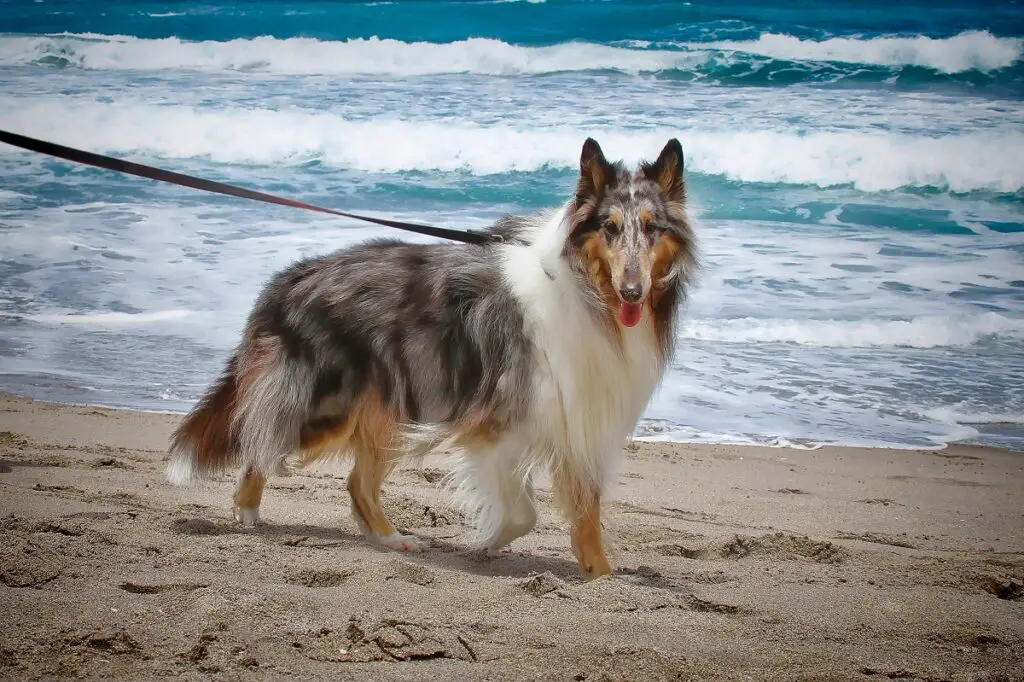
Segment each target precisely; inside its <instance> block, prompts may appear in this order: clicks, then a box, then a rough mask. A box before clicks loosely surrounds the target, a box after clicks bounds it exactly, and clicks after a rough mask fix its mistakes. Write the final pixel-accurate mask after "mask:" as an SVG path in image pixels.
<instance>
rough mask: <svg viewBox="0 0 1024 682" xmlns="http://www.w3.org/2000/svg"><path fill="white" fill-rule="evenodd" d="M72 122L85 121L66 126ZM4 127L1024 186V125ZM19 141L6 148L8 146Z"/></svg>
mask: <svg viewBox="0 0 1024 682" xmlns="http://www.w3.org/2000/svg"><path fill="white" fill-rule="evenodd" d="M69 120H73V121H75V125H74V126H68V125H67V124H66V123H67V121H69ZM0 125H2V127H3V128H5V129H8V130H13V131H15V132H19V133H22V134H26V135H30V136H35V137H41V138H44V139H50V140H53V141H55V142H58V143H61V144H68V145H71V146H79V147H84V148H86V149H88V150H90V151H95V152H100V153H119V154H132V155H138V154H146V155H153V156H158V157H167V158H201V159H211V160H213V161H218V162H226V163H240V164H268V165H269V164H301V163H307V162H310V161H319V162H320V163H323V164H326V165H328V166H333V167H340V168H351V169H357V170H361V171H370V172H385V173H393V172H401V171H411V170H439V171H462V172H469V173H473V174H477V175H486V174H494V173H506V172H513V171H533V170H538V169H543V168H556V169H564V170H569V169H572V168H575V165H576V160H577V158H578V155H579V147H580V144H581V141H582V140H583V139H585V137H586V136H587V135H594V136H596V137H597V138H598V139H600V141H601V144H602V146H603V147H604V149H605V151H606V152H607V153H608V154H609V155H610V156H614V157H617V158H622V159H624V160H626V161H627V162H634V161H636V160H637V159H639V158H641V157H644V158H650V157H651V156H652V155H656V154H657V152H658V151H659V150H660V149H661V146H662V145H664V143H665V140H666V139H667V138H668V137H670V136H677V137H679V139H680V141H681V142H682V144H683V148H684V149H685V151H686V158H687V168H688V170H689V171H690V172H694V173H700V174H708V175H717V176H722V177H724V178H726V179H728V180H731V181H737V182H752V183H785V184H795V185H812V186H818V187H831V186H844V185H848V186H852V187H854V188H856V189H858V190H861V191H866V192H873V191H886V190H893V189H898V188H903V187H934V188H940V189H947V190H951V191H954V192H971V191H995V192H1004V193H1013V192H1018V191H1020V190H1021V189H1022V188H1024V165H1021V164H1019V163H1018V162H1017V160H1018V159H1020V158H1024V131H1016V130H1003V131H979V132H971V133H960V134H949V135H944V136H937V137H932V136H922V135H910V134H903V133H895V132H886V131H821V132H816V133H810V134H800V133H798V132H789V131H773V130H751V131H743V130H737V131H724V130H702V129H685V128H684V129H677V128H671V127H658V128H645V129H632V130H630V129H623V128H621V127H618V126H614V127H610V126H602V127H597V126H594V127H585V126H580V127H576V126H559V127H532V126H524V127H517V126H512V125H505V124H502V125H493V126H482V125H476V124H470V123H459V122H451V121H406V120H397V119H390V120H388V119H377V120H372V121H365V120H361V121H349V120H345V119H344V118H340V117H339V116H337V115H335V114H332V113H329V112H321V111H310V110H301V109H289V110H285V111H278V110H273V109H209V108H196V107H191V106H178V105H166V106H160V105H149V104H141V103H121V104H108V103H102V102H95V101H90V100H78V101H75V100H70V101H69V100H67V99H60V100H56V99H37V100H28V101H25V102H24V103H23V104H21V105H20V106H17V105H16V106H9V107H8V108H7V109H6V110H5V111H2V112H0ZM14 151H15V150H14V149H13V148H7V147H5V148H3V149H0V154H3V153H12V152H14Z"/></svg>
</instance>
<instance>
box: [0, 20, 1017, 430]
mask: <svg viewBox="0 0 1024 682" xmlns="http://www.w3.org/2000/svg"><path fill="white" fill-rule="evenodd" d="M1022 10H1024V7H1022V5H1021V4H1020V3H1018V2H985V1H978V0H972V1H970V2H967V1H957V0H951V1H950V2H945V3H930V2H929V3H926V2H904V3H893V2H884V3H883V2H876V1H872V0H868V1H865V2H852V1H845V2H838V1H837V2H828V3H809V2H800V1H796V0H793V1H790V2H781V1H779V0H775V1H772V2H751V1H747V0H744V1H741V0H716V1H715V2H707V1H701V0H694V1H692V2H677V1H674V0H673V1H669V0H636V1H633V2H626V1H620V0H609V1H604V2H597V1H592V0H548V1H547V2H515V1H508V2H483V1H481V2H470V1H451V0H437V1H433V0H431V1H424V0H397V1H394V2H356V1H345V2H340V1H329V0H316V1H313V0H305V1H296V2H289V3H284V2H272V1H261V0H256V1H252V2H245V3H241V2H233V3H225V2H222V1H221V0H205V1H203V2H196V1H193V0H179V1H177V2H163V3H157V2H125V1H120V2H118V1H115V2H107V3H102V4H93V3H82V2H75V1H73V0H34V1H28V0H11V1H9V2H5V3H2V4H0V129H4V130H9V131H13V132H19V133H22V134H27V135H31V136H36V137H43V138H46V139H50V140H53V141H56V142H60V143H64V144H70V145H72V146H78V147H83V148H86V149H89V150H92V151H97V152H101V153H108V154H114V155H119V156H124V157H127V158H131V159H133V160H137V161H140V162H143V163H150V164H155V165H159V166H162V167H165V168H169V169H173V170H177V171H181V172H186V173H194V174H198V175H201V176H205V177H209V178H212V179H217V180H222V181H227V182H231V183H237V184H241V185H244V186H247V187H252V188H256V189H261V190H264V191H270V192H275V193H280V194H284V195H287V196H291V197H294V198H299V199H302V200H305V201H310V202H314V203H319V204H322V205H325V206H330V207H335V208H339V209H343V210H350V211H364V212H370V213H374V214H377V215H381V216H387V217H393V218H398V219H407V220H416V221H422V222H429V223H435V224H442V225H448V226H452V227H482V226H484V225H485V224H487V223H488V222H489V221H491V220H493V219H495V218H496V217H497V216H499V215H500V214H502V213H504V212H517V213H530V212H534V211H537V210H540V209H543V208H546V207H549V206H552V205H555V204H558V203H561V202H562V201H564V200H565V199H566V198H567V196H568V193H569V192H570V191H571V189H572V187H573V184H574V178H575V173H576V170H575V169H576V167H577V163H578V158H579V151H580V148H581V145H582V142H583V140H584V139H585V137H586V136H588V135H592V136H594V137H596V138H597V139H598V140H599V141H600V143H601V144H602V146H603V148H604V149H605V152H606V153H607V154H608V155H609V156H611V157H616V158H622V159H625V160H627V161H630V162H632V161H636V160H637V159H639V158H642V157H646V158H653V156H655V155H656V154H657V153H658V151H659V150H660V149H661V147H662V146H663V145H664V143H665V141H666V140H667V139H668V138H669V137H671V136H676V137H678V138H679V139H680V141H681V142H682V145H683V148H684V152H685V154H686V169H687V173H688V181H689V193H690V197H691V201H692V203H691V206H692V212H693V216H694V219H695V223H696V227H697V230H698V234H699V236H700V241H701V247H702V252H703V261H704V269H703V272H702V274H701V277H700V284H699V287H698V288H697V289H696V290H695V291H694V294H693V299H692V301H691V304H690V306H689V308H688V310H687V312H686V321H685V323H684V324H683V325H682V327H681V328H680V331H679V334H680V337H681V338H680V344H679V353H678V356H677V358H676V359H675V362H674V364H673V366H672V368H671V371H670V373H669V375H668V377H667V379H666V381H665V383H664V386H663V387H662V389H661V390H660V391H659V393H658V395H657V396H656V398H655V399H654V401H653V402H652V403H651V405H650V407H649V409H648V411H647V413H646V415H645V417H644V420H643V422H642V423H641V424H640V426H639V428H638V434H639V435H641V436H645V437H650V438H665V439H674V440H683V441H705V442H753V443H761V444H765V445H796V446H801V447H812V446H815V445H818V444H825V443H842V444H856V445H869V446H883V445H888V446H896V447H908V448H919V447H939V446H942V445H944V444H947V443H950V442H955V441H969V442H982V443H988V444H993V445H997V446H1002V447H1010V448H1015V449H1020V448H1022V447H1024V11H1022ZM394 234H395V233H394V232H392V231H390V230H386V229H382V228H376V227H367V226H365V225H362V224H359V223H355V222H351V221H346V220H339V219H335V218H329V217H325V216H320V215H316V214H312V213H308V212H303V211H298V210H294V209H288V208H281V207H273V206H267V205H263V204H256V203H252V202H246V201H241V200H236V199H230V198H226V197H220V196H215V195H208V194H203V193H199V192H195V191H193V190H188V189H183V188H178V187H173V186H170V185H166V184H157V183H153V182H150V181H145V180H141V179H138V178H133V177H130V176H121V175H117V174H114V173H109V172H105V171H100V170H96V169H90V168H86V167H82V166H76V165H73V164H69V163H65V162H61V161H58V160H54V159H50V158H46V157H43V156H40V155H37V154H32V153H28V152H22V151H19V150H16V149H14V148H11V147H6V146H0V388H2V389H4V390H8V391H13V392H15V393H20V394H24V395H30V396H34V397H39V398H44V399H51V400H73V401H81V402H88V403H94V404H105V405H115V406H128V407H135V408H141V409H148V410H170V411H184V410H186V409H187V408H188V407H189V406H190V405H191V404H192V403H193V402H194V401H195V399H196V398H197V397H198V395H199V394H200V392H201V391H202V389H203V388H204V387H205V386H206V385H207V384H208V383H209V382H210V381H211V380H212V379H213V377H214V375H215V374H216V373H217V372H218V371H219V369H220V367H221V364H222V362H223V361H224V359H225V358H226V356H227V355H228V353H229V352H230V350H231V348H232V346H233V345H234V344H235V343H236V341H237V338H238V333H239V330H240V328H241V326H242V324H243V321H244V318H245V315H246V313H247V312H248V309H249V306H250V305H251V303H252V301H253V299H254V297H255V295H256V293H257V291H258V288H259V286H260V285H261V283H262V282H263V281H265V280H266V278H267V277H268V276H269V275H270V274H271V273H272V272H273V271H275V270H276V269H278V268H280V267H282V266H284V265H286V264H287V263H289V262H291V261H293V260H294V259H296V258H298V257H300V256H304V255H308V254H313V253H322V252H325V251H328V250H329V249H333V248H336V247H340V246H343V245H347V244H352V243H354V242H356V241H359V240H362V239H365V238H367V237H370V236H379V235H394ZM410 238H411V239H414V240H420V239H421V238H418V237H410Z"/></svg>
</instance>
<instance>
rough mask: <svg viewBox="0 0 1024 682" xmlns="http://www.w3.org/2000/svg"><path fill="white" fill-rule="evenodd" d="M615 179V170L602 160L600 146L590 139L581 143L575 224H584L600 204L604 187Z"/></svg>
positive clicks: (602, 155)
mask: <svg viewBox="0 0 1024 682" xmlns="http://www.w3.org/2000/svg"><path fill="white" fill-rule="evenodd" d="M614 179H615V169H614V168H613V167H612V165H611V164H610V163H608V160H607V159H606V158H604V152H603V151H601V145H599V144H598V143H597V140H595V139H594V138H592V137H588V138H587V140H586V142H584V143H583V151H582V153H581V154H580V179H579V182H578V183H577V185H576V214H575V221H576V223H577V224H580V223H583V222H585V221H586V220H587V219H588V218H589V217H590V216H591V214H593V212H594V209H595V208H597V205H598V204H599V203H600V202H601V197H602V196H603V195H604V189H605V187H606V186H607V185H608V184H609V183H610V182H613V181H614Z"/></svg>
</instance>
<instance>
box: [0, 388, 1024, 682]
mask: <svg viewBox="0 0 1024 682" xmlns="http://www.w3.org/2000/svg"><path fill="white" fill-rule="evenodd" d="M177 421H178V420H177V418H176V417H174V416H173V415H160V414H151V413H142V412H133V411H123V410H108V409H102V408H97V407H88V406H71V405H63V404H56V403H45V402H40V401H30V400H27V399H21V398H14V397H10V396H0V501H2V502H0V536H2V537H0V609H2V610H3V611H4V612H5V613H6V614H8V620H7V625H8V627H7V628H4V629H3V630H2V631H0V679H26V678H33V677H65V676H77V677H80V678H83V679H99V678H109V677H119V678H139V677H144V678H147V679H152V678H160V677H168V676H176V677H181V678H183V679H197V680H198V679H208V678H209V676H210V675H220V676H226V677H229V678H232V679H234V678H239V677H270V678H275V679H276V678H280V677H284V676H292V675H297V676H299V677H301V678H311V677H330V678H336V677H343V678H347V677H349V676H351V677H353V678H354V679H361V678H368V679H381V680H413V679H415V680H418V681H420V682H435V681H437V682H440V681H441V680H447V679H452V678H459V679H463V680H466V681H467V682H469V681H475V680H481V681H482V680H490V679H496V678H501V679H511V680H536V679H552V678H555V679H587V680H611V681H618V680H621V681H625V680H635V679H649V680H666V681H667V680H708V681H711V682H717V681H719V680H729V681H733V680H735V681H737V682H738V681H739V680H751V679H754V680H793V682H796V681H797V680H801V681H804V682H806V681H807V680H819V679H820V680H825V679H827V680H851V681H853V680H857V681H866V680H871V679H886V678H893V679H896V678H898V679H917V680H921V681H923V680H933V681H934V680H948V681H949V682H954V681H956V682H959V681H960V680H977V681H978V682H981V681H989V682H996V681H997V680H998V681H1005V680H1021V679H1022V678H1021V676H1020V674H1019V671H1020V670H1024V522H1022V521H1024V507H1021V497H1020V495H1021V493H1020V491H1021V490H1022V489H1024V459H1022V458H1021V457H1019V456H1017V455H1015V454H1014V453H1011V452H1007V451H1002V450H999V449H995V448H987V447H977V446H953V447H950V448H946V449H944V450H942V451H931V450H927V451H921V450H918V451H911V450H885V449H866V448H843V447H826V448H821V449H818V450H794V449H779V448H764V447H756V446H727V445H680V444H668V443H657V442H653V443H652V442H635V443H632V444H630V445H628V446H627V447H626V449H625V451H624V453H623V454H624V458H623V462H622V467H621V471H620V472H619V475H618V477H617V479H616V481H615V483H614V484H613V485H612V486H611V488H610V489H609V491H608V494H607V496H606V497H605V501H604V503H603V505H602V506H603V507H604V522H605V523H604V526H605V533H606V535H607V538H608V541H609V543H610V544H611V547H612V551H611V559H612V562H613V565H614V566H615V567H616V571H615V574H614V575H612V576H607V577H603V578H599V579H597V580H593V581H584V580H582V579H581V577H580V575H579V572H578V569H577V566H576V562H575V560H574V558H573V556H572V552H571V549H570V547H569V542H568V533H567V525H566V523H565V520H564V518H563V517H562V516H561V514H560V512H559V511H558V510H557V508H556V506H555V504H554V502H553V499H552V496H551V491H550V488H549V486H547V485H546V482H545V481H544V480H539V481H538V483H537V500H538V513H539V522H538V524H537V526H536V527H535V529H534V531H533V532H532V533H530V534H529V535H527V536H525V537H523V538H520V539H518V540H516V541H515V542H514V543H513V544H512V546H511V547H510V548H508V549H506V550H505V551H503V552H502V553H501V554H500V555H498V556H496V557H492V558H487V557H483V556H481V555H480V554H479V553H476V552H472V551H468V550H467V545H466V543H467V541H468V530H469V529H468V525H467V523H466V521H465V519H464V518H463V516H462V514H461V512H460V510H458V509H454V508H452V507H451V506H449V504H448V502H447V499H446V498H445V497H444V496H443V495H441V494H440V491H439V490H438V488H437V485H436V483H437V481H438V479H439V478H441V476H442V475H443V473H444V472H443V469H442V468H441V467H443V463H442V462H440V461H439V460H438V461H434V460H430V461H425V462H424V463H422V464H419V465H416V466H415V467H412V466H410V467H401V468H399V469H396V471H395V472H394V473H393V474H392V475H391V477H390V478H389V479H388V481H387V483H386V484H385V487H384V492H383V501H384V507H385V509H386V510H387V513H388V514H389V516H390V517H391V518H392V521H393V523H394V524H395V525H396V526H397V527H399V528H401V529H403V530H404V531H406V532H411V533H414V534H416V535H418V536H419V537H421V538H423V539H424V540H426V541H427V542H428V543H429V547H428V548H427V549H426V550H425V551H423V552H421V553H417V554H400V553H397V552H393V551H390V550H386V549H383V548H380V547H377V546H374V545H371V544H370V543H368V542H366V541H365V540H364V539H363V538H362V536H361V534H360V533H359V530H358V528H357V526H356V524H355V522H354V521H353V519H352V518H351V515H350V513H349V501H348V496H347V492H346V490H345V477H346V473H347V468H348V464H347V462H345V461H339V462H336V463H335V462H331V463H327V464H325V465H324V466H317V467H314V468H311V469H309V470H303V471H299V472H296V473H294V474H293V475H291V476H288V477H274V478H272V479H271V481H270V483H269V485H268V488H267V492H266V495H265V497H264V504H263V508H262V521H263V523H261V525H259V526H257V527H255V528H250V527H242V526H239V525H237V524H235V523H234V522H233V520H232V518H231V492H232V490H233V488H234V476H235V473H234V472H233V471H232V472H228V473H227V474H225V475H223V476H219V477H216V478H214V479H212V480H209V481H207V482H204V483H201V484H199V485H197V486H195V487H192V488H174V487H172V486H170V485H169V484H168V483H167V482H166V479H165V478H164V460H165V457H166V455H165V451H166V445H165V444H166V442H167V437H168V436H169V434H170V432H171V430H172V429H173V428H174V427H175V425H176V424H177Z"/></svg>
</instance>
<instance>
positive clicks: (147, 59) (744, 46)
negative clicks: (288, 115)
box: [0, 14, 1024, 76]
mask: <svg viewBox="0 0 1024 682" xmlns="http://www.w3.org/2000/svg"><path fill="white" fill-rule="evenodd" d="M161 16H164V15H161ZM166 16H172V14H167V15H166ZM641 46H642V45H641V44H640V43H636V44H634V45H633V46H632V47H641ZM679 47H681V48H683V49H678V48H679ZM723 50H726V51H730V52H738V53H747V54H756V55H760V56H767V57H772V58H780V59H788V60H797V61H835V62H853V63H859V64H876V65H886V66H900V65H917V66H925V67H929V68H933V69H936V70H938V71H942V72H946V73H957V72H962V71H967V70H972V69H978V70H982V71H991V70H994V69H999V68H1003V67H1006V66H1010V65H1011V64H1013V63H1014V62H1016V61H1017V60H1018V59H1020V58H1021V55H1022V50H1024V40H1021V39H1019V38H1003V37H997V36H994V35H992V34H991V33H989V32H987V31H966V32H964V33H960V34H958V35H956V36H953V37H949V38H931V37H928V36H903V37H879V38H830V39H827V40H822V41H814V40H806V39H800V38H796V37H793V36H789V35H780V34H773V33H766V34H764V35H762V36H761V37H760V38H758V39H757V40H751V41H716V42H692V43H683V44H680V45H678V46H677V49H629V48H628V47H614V46H609V45H601V44H596V43H586V42H570V43H561V44H558V45H551V46H542V47H527V46H520V45H512V44H509V43H506V42H504V41H501V40H495V39H491V38H470V39H468V40H459V41H454V42H450V43H428V42H411V43H410V42H403V41H400V40H394V39H380V38H377V37H373V38H368V39H363V38H353V39H350V40H345V41H323V40H317V39H314V38H284V39H280V38H272V37H269V36H265V37H258V38H246V39H241V38H240V39H235V40H229V41H187V40H181V39H179V38H161V39H142V38H135V37H133V36H123V35H101V34H94V33H77V34H76V33H64V34H51V35H46V36H22V35H6V36H0V64H26V63H31V62H35V61H37V60H39V59H43V58H59V59H63V60H66V61H67V62H68V63H70V64H73V65H76V66H79V67H83V68H89V69H144V70H153V69H213V70H245V71H263V72H269V73H283V74H357V73H362V74H375V75H384V74H391V75H404V76H410V75H422V74H432V73H475V74H485V75H508V74H536V73H553V72H560V71H584V70H592V69H615V70H619V71H623V72H627V73H640V72H657V71H663V70H667V69H684V70H687V69H692V68H695V67H698V66H700V65H702V64H704V63H706V62H708V60H710V59H712V58H713V57H714V54H715V53H720V52H721V51H723Z"/></svg>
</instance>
